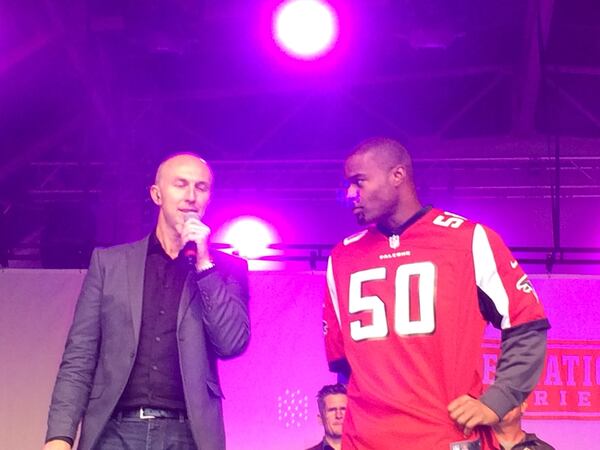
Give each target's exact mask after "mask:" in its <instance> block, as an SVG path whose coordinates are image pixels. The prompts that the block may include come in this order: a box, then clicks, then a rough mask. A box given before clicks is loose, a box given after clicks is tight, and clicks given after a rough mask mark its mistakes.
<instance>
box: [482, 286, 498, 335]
mask: <svg viewBox="0 0 600 450" xmlns="http://www.w3.org/2000/svg"><path fill="white" fill-rule="evenodd" d="M477 299H478V300H479V311H481V315H482V316H483V318H484V319H485V320H487V321H488V322H490V323H491V324H492V325H494V326H495V327H496V328H500V327H501V326H502V314H500V313H499V312H498V310H497V309H496V306H494V302H493V301H492V299H491V298H490V297H489V296H488V295H487V294H486V293H485V292H483V290H482V289H480V288H479V286H478V287H477Z"/></svg>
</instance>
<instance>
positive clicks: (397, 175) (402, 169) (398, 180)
mask: <svg viewBox="0 0 600 450" xmlns="http://www.w3.org/2000/svg"><path fill="white" fill-rule="evenodd" d="M391 177H392V181H393V183H394V185H396V186H398V185H400V184H402V183H404V182H405V181H406V179H407V177H408V170H407V169H406V166H404V165H402V164H398V165H397V166H394V167H393V168H392V170H391Z"/></svg>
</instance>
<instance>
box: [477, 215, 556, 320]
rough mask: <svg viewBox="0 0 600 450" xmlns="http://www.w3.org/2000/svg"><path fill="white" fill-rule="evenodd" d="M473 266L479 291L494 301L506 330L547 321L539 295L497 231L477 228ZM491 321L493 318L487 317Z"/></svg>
mask: <svg viewBox="0 0 600 450" xmlns="http://www.w3.org/2000/svg"><path fill="white" fill-rule="evenodd" d="M473 263H474V266H475V278H476V283H477V288H478V289H479V290H480V291H481V292H482V293H483V294H485V297H487V298H488V299H489V300H490V302H489V303H490V306H491V307H492V308H493V309H494V310H495V311H494V313H495V314H494V315H496V316H497V317H498V319H499V320H498V321H496V320H490V321H491V322H492V323H494V325H496V326H498V327H500V328H502V329H503V330H505V329H508V328H512V327H515V326H517V325H522V324H524V323H527V322H531V321H535V320H539V319H544V318H545V315H544V310H543V308H542V305H541V303H540V301H539V299H538V297H537V294H536V292H535V290H534V288H533V286H532V284H531V282H530V281H529V279H528V278H527V275H526V274H525V272H523V269H521V267H520V266H519V263H518V262H517V260H516V259H515V258H514V257H513V255H512V254H511V252H510V250H509V249H508V247H506V245H505V244H504V242H503V241H502V239H501V238H500V236H498V234H497V233H496V232H494V231H493V230H491V229H489V228H486V227H484V226H482V225H476V226H475V229H474V232H473ZM486 318H488V319H490V318H489V317H486Z"/></svg>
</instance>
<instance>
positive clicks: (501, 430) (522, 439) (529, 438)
mask: <svg viewBox="0 0 600 450" xmlns="http://www.w3.org/2000/svg"><path fill="white" fill-rule="evenodd" d="M526 409H527V402H523V403H521V404H520V405H519V406H515V407H514V408H513V409H511V410H510V411H509V412H508V413H507V414H506V415H505V416H504V417H503V418H502V420H501V421H500V422H498V423H497V424H495V425H492V428H493V430H494V434H495V435H496V439H498V442H499V443H500V447H498V448H499V450H554V447H552V446H551V445H550V444H548V443H547V442H544V441H542V440H541V439H540V438H538V437H537V436H536V435H535V434H533V433H527V432H525V431H524V430H523V428H522V427H521V418H522V417H523V414H524V413H525V410H526Z"/></svg>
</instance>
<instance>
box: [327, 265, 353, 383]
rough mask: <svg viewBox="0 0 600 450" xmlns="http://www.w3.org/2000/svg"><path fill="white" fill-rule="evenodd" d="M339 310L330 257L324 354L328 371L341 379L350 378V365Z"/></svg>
mask: <svg viewBox="0 0 600 450" xmlns="http://www.w3.org/2000/svg"><path fill="white" fill-rule="evenodd" d="M339 313H340V308H339V299H338V295H337V288H336V284H335V277H334V273H333V263H332V259H331V257H329V261H328V263H327V288H326V290H325V300H324V303H323V334H324V336H325V353H326V355H327V362H328V364H329V370H330V371H332V372H336V373H337V374H339V376H341V377H342V378H343V379H345V380H347V379H348V378H349V377H350V365H349V364H348V361H347V359H346V354H345V352H344V342H343V339H342V332H341V328H340V314H339Z"/></svg>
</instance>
